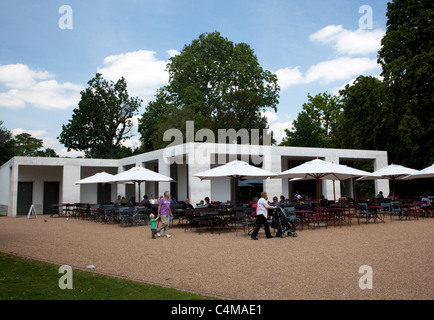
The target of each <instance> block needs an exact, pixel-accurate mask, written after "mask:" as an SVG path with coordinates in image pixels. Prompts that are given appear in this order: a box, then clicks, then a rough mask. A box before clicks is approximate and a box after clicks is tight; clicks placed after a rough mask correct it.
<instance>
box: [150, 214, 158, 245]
mask: <svg viewBox="0 0 434 320" xmlns="http://www.w3.org/2000/svg"><path fill="white" fill-rule="evenodd" d="M149 219H151V231H152V239H157V238H155V235H156V234H157V225H156V224H155V222H156V221H157V219H155V216H154V215H153V214H152V213H151V214H150V215H149Z"/></svg>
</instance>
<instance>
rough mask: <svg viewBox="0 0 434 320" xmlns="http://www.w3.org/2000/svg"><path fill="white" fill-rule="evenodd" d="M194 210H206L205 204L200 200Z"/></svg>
mask: <svg viewBox="0 0 434 320" xmlns="http://www.w3.org/2000/svg"><path fill="white" fill-rule="evenodd" d="M196 208H206V207H205V203H204V202H203V200H200V202H199V204H198V205H197V206H196Z"/></svg>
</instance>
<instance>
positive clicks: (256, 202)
mask: <svg viewBox="0 0 434 320" xmlns="http://www.w3.org/2000/svg"><path fill="white" fill-rule="evenodd" d="M258 200H259V199H258V198H254V199H253V204H252V208H253V210H252V214H256V210H257V209H258Z"/></svg>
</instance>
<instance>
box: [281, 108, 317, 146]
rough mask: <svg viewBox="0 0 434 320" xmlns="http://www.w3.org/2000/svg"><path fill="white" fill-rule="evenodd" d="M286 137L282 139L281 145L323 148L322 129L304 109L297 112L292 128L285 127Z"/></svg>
mask: <svg viewBox="0 0 434 320" xmlns="http://www.w3.org/2000/svg"><path fill="white" fill-rule="evenodd" d="M285 133H286V137H284V138H283V139H282V143H281V144H280V146H283V147H312V148H323V147H325V143H324V139H323V136H324V129H323V128H322V127H321V125H320V123H319V122H318V121H315V120H313V119H312V118H311V117H310V116H309V114H308V113H307V112H306V111H302V112H300V113H299V114H298V117H297V119H296V120H294V121H293V123H292V129H291V130H289V129H285Z"/></svg>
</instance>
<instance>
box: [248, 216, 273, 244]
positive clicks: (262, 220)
mask: <svg viewBox="0 0 434 320" xmlns="http://www.w3.org/2000/svg"><path fill="white" fill-rule="evenodd" d="M262 226H264V229H265V236H266V237H267V238H269V237H271V233H270V227H269V226H268V222H267V218H265V217H264V216H263V215H262V214H261V215H259V216H258V217H257V218H256V227H255V230H253V233H252V238H255V237H257V236H258V232H259V229H261V227H262Z"/></svg>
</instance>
